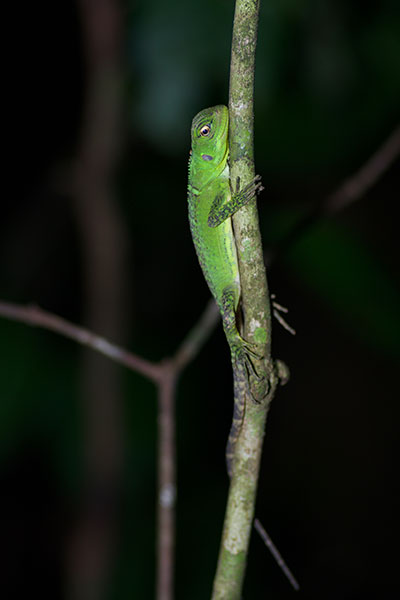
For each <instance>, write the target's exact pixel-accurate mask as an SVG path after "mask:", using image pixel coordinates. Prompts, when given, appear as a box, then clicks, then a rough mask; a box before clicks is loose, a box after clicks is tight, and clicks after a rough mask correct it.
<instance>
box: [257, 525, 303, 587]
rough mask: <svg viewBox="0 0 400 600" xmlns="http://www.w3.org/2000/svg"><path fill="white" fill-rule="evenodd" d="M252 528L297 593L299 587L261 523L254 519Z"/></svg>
mask: <svg viewBox="0 0 400 600" xmlns="http://www.w3.org/2000/svg"><path fill="white" fill-rule="evenodd" d="M254 527H255V529H257V531H258V533H259V534H260V536H261V539H262V540H263V542H264V544H265V545H266V546H267V548H268V550H269V551H270V552H271V554H272V556H273V557H274V558H275V560H276V562H277V563H278V565H279V566H280V568H281V570H282V571H283V573H284V574H285V576H286V577H287V579H288V580H289V581H290V585H291V586H292V587H293V588H294V589H295V590H296V591H298V590H299V589H300V586H299V584H298V582H297V580H296V578H295V576H294V575H293V573H292V572H291V570H290V569H289V567H288V566H287V564H286V563H285V561H284V560H283V558H282V555H281V553H280V552H279V550H278V548H277V547H276V546H275V544H274V542H273V541H272V540H271V538H270V536H269V535H268V533H267V532H266V531H265V529H264V527H263V526H262V525H261V523H260V521H259V520H258V519H254Z"/></svg>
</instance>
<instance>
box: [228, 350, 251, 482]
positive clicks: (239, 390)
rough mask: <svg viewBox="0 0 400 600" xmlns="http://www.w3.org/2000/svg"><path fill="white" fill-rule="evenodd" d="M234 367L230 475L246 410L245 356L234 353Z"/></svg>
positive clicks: (229, 450)
mask: <svg viewBox="0 0 400 600" xmlns="http://www.w3.org/2000/svg"><path fill="white" fill-rule="evenodd" d="M232 367H233V418H232V425H231V430H230V432H229V437H228V443H227V445H226V454H225V456H226V468H227V471H228V475H229V477H232V473H233V458H234V455H235V447H236V442H237V440H238V437H239V433H240V430H241V428H242V423H243V418H244V411H245V395H246V390H247V388H248V381H247V371H246V365H245V361H244V360H243V358H238V357H237V356H234V354H233V353H232Z"/></svg>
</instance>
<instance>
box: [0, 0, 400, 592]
mask: <svg viewBox="0 0 400 600" xmlns="http://www.w3.org/2000/svg"><path fill="white" fill-rule="evenodd" d="M233 4H234V3H233V1H228V0H203V1H202V2H196V1H195V0H191V1H189V2H188V1H187V0H186V1H183V0H171V2H169V3H165V2H163V1H162V0H153V2H151V3H150V2H133V1H132V2H131V1H128V2H127V3H124V9H126V11H125V12H124V17H125V26H126V28H125V34H126V38H125V45H124V49H125V54H124V64H125V66H126V88H125V90H126V96H125V98H124V102H125V107H126V121H125V128H124V131H125V139H124V148H123V156H122V159H121V165H120V168H119V171H118V174H117V181H116V185H117V189H118V195H119V205H118V209H119V210H120V213H121V216H122V218H123V219H124V221H125V224H126V227H127V228H128V230H129V235H130V239H131V240H132V250H131V254H130V257H129V258H130V261H131V263H130V265H129V271H128V273H127V277H129V278H130V280H131V281H132V282H133V294H132V297H133V302H132V314H131V315H129V318H128V319H127V323H129V322H131V323H132V325H130V326H129V335H130V340H131V343H130V347H131V348H132V349H133V350H134V351H135V352H137V353H139V354H141V355H143V356H144V357H146V358H149V359H154V360H156V359H160V358H162V357H163V356H165V355H166V354H169V353H171V352H173V351H174V349H175V348H176V346H177V344H178V343H179V341H180V340H181V339H182V337H183V335H184V334H185V333H186V332H187V331H188V329H189V328H190V327H191V326H192V325H193V324H194V322H195V320H196V319H197V318H198V316H199V314H200V312H201V310H202V309H203V307H204V304H205V302H206V300H207V299H208V295H209V294H208V290H207V288H206V286H205V284H204V281H203V280H202V276H201V273H200V269H199V267H198V265H197V261H196V258H195V255H194V251H193V247H192V244H191V239H190V234H189V229H188V224H187V216H186V201H185V195H186V164H187V155H188V149H189V131H190V122H191V118H192V117H193V115H194V114H195V113H196V112H197V111H198V110H200V109H202V108H204V107H205V106H210V105H213V104H217V103H221V102H227V97H228V69H229V52H230V36H231V25H232V16H233ZM15 31H18V34H19V35H18V36H17V37H16V39H15V41H14V47H13V49H12V53H13V58H14V59H15V62H14V65H15V73H14V75H15V82H14V81H13V82H12V84H10V85H9V87H8V88H7V89H9V90H12V97H13V99H14V101H15V107H16V111H17V114H16V117H15V125H16V128H18V134H17V135H15V138H16V139H15V140H14V141H15V142H16V146H17V151H16V152H15V153H11V154H12V158H13V160H14V163H15V165H14V166H15V167H16V170H17V173H18V176H17V177H15V178H14V179H13V188H12V189H13V193H12V194H11V195H7V196H6V198H5V200H4V204H3V207H2V219H1V221H0V297H2V298H5V299H9V300H14V301H19V302H32V301H33V302H37V303H38V304H40V305H42V306H43V307H45V308H47V309H49V310H51V311H53V312H56V313H59V314H62V315H63V316H65V317H66V318H69V319H71V320H73V321H76V322H81V320H82V313H83V305H84V299H82V297H81V284H80V281H79V275H80V270H81V265H80V260H81V257H80V246H79V239H78V234H77V232H76V231H75V223H74V220H73V218H72V216H71V213H72V208H71V202H70V198H69V195H68V193H66V192H65V191H61V192H60V190H59V189H58V188H57V181H58V172H59V171H58V170H59V167H60V163H62V164H63V163H64V161H65V160H69V159H70V158H71V156H73V155H74V153H75V150H76V142H77V139H78V137H79V131H80V126H81V124H82V122H81V121H82V105H83V101H84V99H85V91H86V88H85V84H86V80H85V76H86V71H85V67H84V56H83V50H82V35H83V34H82V31H81V29H80V19H79V13H78V8H77V6H76V5H75V4H74V3H71V2H61V3H57V4H55V3H54V2H50V0H47V1H46V2H44V3H42V4H40V5H32V6H30V5H28V4H27V6H26V7H25V8H24V14H23V18H22V17H21V15H18V16H17V18H16V26H15ZM399 116H400V3H399V2H398V0H382V1H381V2H379V3H376V2H372V1H371V0H364V1H361V0H350V1H349V0H348V1H344V0H307V1H306V0H268V1H266V0H262V1H261V14H260V26H259V42H258V49H257V67H256V103H255V127H256V129H255V143H256V168H257V172H259V173H261V174H262V176H263V181H264V185H265V187H266V191H265V192H264V194H263V195H262V197H261V198H260V200H259V207H260V223H261V228H262V233H263V237H264V242H265V245H266V246H267V247H268V246H269V245H272V246H273V245H274V244H275V243H277V242H279V240H280V239H281V238H282V237H283V236H284V235H285V234H286V232H287V230H288V229H289V228H290V227H291V224H292V223H295V222H296V221H297V219H298V218H299V217H300V216H301V215H302V214H303V213H304V211H307V210H308V209H309V208H310V207H311V206H314V205H315V203H316V202H318V201H319V200H321V198H323V197H324V196H325V195H326V194H327V193H329V192H331V191H332V190H333V189H334V188H335V187H336V186H337V185H338V183H340V182H341V180H342V179H343V178H344V177H347V176H348V175H349V174H351V173H352V172H353V171H354V170H355V169H357V168H358V167H359V166H360V165H361V164H363V162H364V161H365V160H366V159H367V158H368V157H369V156H370V154H371V153H372V152H373V151H374V150H375V149H376V148H377V147H378V145H379V144H380V143H382V141H383V140H384V139H385V138H386V137H387V135H388V134H389V133H390V131H391V130H392V129H393V128H394V127H395V126H396V125H397V123H398V120H399ZM61 171H62V169H61ZM55 182H56V183H55ZM399 189H400V172H399V165H398V164H397V165H395V166H394V167H392V168H391V169H390V171H389V172H388V173H387V174H386V175H385V176H384V177H383V179H382V181H380V182H378V184H377V186H376V187H374V188H373V189H372V190H371V191H370V192H369V193H368V194H367V196H366V197H365V198H363V199H361V200H360V202H358V203H356V204H355V205H354V206H352V207H351V209H349V210H347V211H345V212H343V213H342V214H340V215H337V216H336V217H335V220H334V221H330V222H328V221H324V222H322V223H320V224H318V225H316V226H314V227H313V228H312V229H310V230H308V231H307V232H305V235H304V237H302V239H300V240H299V241H298V242H296V244H295V245H294V246H293V247H291V248H290V249H289V250H288V252H287V253H286V254H285V256H284V259H283V260H282V262H280V263H279V265H278V266H277V267H275V268H274V270H273V271H272V273H271V278H270V284H271V289H272V291H273V292H275V293H276V294H277V296H278V301H280V302H281V303H282V304H288V305H289V307H290V311H291V312H290V318H288V320H289V322H290V323H291V324H292V325H293V326H294V327H295V328H296V329H297V331H298V336H297V337H296V338H295V339H294V340H292V339H291V338H289V336H287V334H286V333H285V332H282V331H281V330H280V329H279V327H275V326H274V350H275V352H276V354H277V356H279V357H281V358H283V359H285V360H286V361H287V362H288V363H289V365H290V369H291V373H292V378H291V381H290V384H289V385H288V386H287V387H286V388H284V389H283V390H282V391H280V394H279V399H277V400H276V402H274V403H273V406H272V408H271V418H270V420H269V425H268V427H269V430H268V436H267V438H266V443H267V448H266V461H265V464H264V465H263V472H262V475H261V489H260V502H259V507H258V511H259V512H258V514H259V516H260V518H262V520H263V521H264V522H265V525H266V527H267V529H268V530H269V532H270V533H271V534H272V537H273V538H274V540H275V541H276V542H277V543H278V546H279V547H280V549H281V551H282V553H283V554H284V555H285V558H287V560H288V562H289V564H290V566H291V567H292V568H293V570H294V571H295V573H296V575H298V577H299V579H300V580H301V582H302V583H303V582H304V587H305V589H306V593H307V597H309V598H314V597H315V598H321V597H324V598H326V599H327V600H329V599H330V598H332V599H334V600H337V598H341V599H343V600H346V599H347V598H349V599H350V598H351V599H352V600H353V599H355V598H361V597H362V598H369V597H371V598H378V597H393V590H394V589H396V587H397V579H396V572H397V571H396V569H397V566H396V565H395V564H394V558H393V556H394V554H393V555H392V554H391V552H390V550H391V549H392V548H394V547H395V543H396V544H397V537H395V534H394V533H393V521H394V517H395V515H396V514H397V512H398V506H397V502H395V500H394V498H395V495H394V493H393V488H394V486H395V484H396V482H397V477H398V476H397V467H396V462H395V459H394V457H395V456H396V453H397V450H398V447H397V445H398V441H397V440H398V432H397V426H396V425H395V424H396V423H398V421H399V418H400V415H399V403H398V383H397V377H396V370H395V369H393V364H394V360H395V359H396V357H398V354H399V347H400V343H399V338H400V335H399V316H398V305H399V292H398V287H397V282H396V281H395V276H396V274H397V273H398V266H399V265H398V231H397V221H396V220H395V217H394V213H395V209H396V207H397V204H398V200H399ZM80 352H81V350H80V349H79V348H77V347H76V346H75V345H74V344H72V343H71V342H67V341H65V340H63V339H61V338H57V337H56V336H54V335H52V334H49V333H45V332H42V331H38V330H36V329H29V328H27V327H25V326H23V325H17V324H15V323H11V322H7V321H5V320H3V319H2V320H0V356H1V360H0V397H1V403H0V466H1V467H2V471H1V472H2V476H3V481H4V482H5V483H4V487H5V488H6V489H7V496H6V499H7V498H8V499H9V500H7V502H6V504H5V505H4V506H5V508H3V510H2V515H3V518H4V519H5V520H7V519H8V516H9V515H10V514H12V515H13V519H14V520H15V522H19V521H18V520H19V519H20V517H21V515H20V513H18V512H17V510H19V511H21V510H23V509H21V508H20V506H21V505H20V504H18V503H16V502H15V498H17V497H18V498H19V497H21V496H23V498H24V500H25V501H26V502H29V494H27V493H26V489H25V487H24V482H23V480H22V479H23V477H22V476H21V473H22V474H24V473H26V472H27V471H29V469H30V468H31V467H30V465H31V462H30V455H31V454H32V453H33V454H34V453H35V451H38V456H39V458H38V460H39V463H40V464H39V467H37V463H36V462H35V469H36V468H38V472H39V473H44V475H42V476H41V477H39V475H38V477H37V481H38V490H36V492H37V494H40V493H42V502H43V503H44V505H45V506H46V507H47V503H48V502H49V499H52V500H53V501H54V502H55V503H57V511H56V514H55V516H54V519H56V521H57V524H58V527H59V528H60V531H61V533H60V545H61V544H62V543H64V541H65V539H66V537H67V535H68V531H67V529H68V526H69V524H70V522H71V521H72V516H71V514H72V513H73V508H71V505H73V503H74V498H75V497H76V495H77V494H78V493H79V485H80V477H81V472H80V471H81V463H80V461H81V452H82V444H83V440H82V430H83V428H82V423H81V419H82V415H81V406H80V398H79V392H78V386H79V378H80V372H79V365H80V363H79V356H80ZM122 373H123V370H122V369H121V374H122ZM123 382H124V389H125V394H126V402H125V406H124V416H125V428H126V442H125V446H126V448H125V455H126V467H125V482H126V483H125V489H124V498H123V507H122V511H121V539H120V549H119V561H118V564H117V565H116V568H115V577H114V585H113V591H112V594H111V596H112V598H113V599H114V598H115V600H117V598H127V597H135V598H146V599H147V598H150V597H152V589H153V588H152V586H153V578H154V551H153V540H154V532H155V522H154V506H155V493H156V492H155V472H156V465H155V456H156V418H157V417H156V394H155V391H154V389H153V387H152V386H151V385H150V384H149V383H147V382H145V381H143V379H142V378H141V377H140V376H138V375H136V374H131V373H127V374H124V375H123ZM230 386H231V372H230V364H229V357H228V353H227V348H226V343H225V340H224V338H223V334H222V332H221V331H220V330H218V331H217V332H216V333H215V334H214V335H213V338H212V340H211V341H210V342H209V343H208V344H207V346H206V347H205V348H204V350H203V351H202V352H201V354H200V356H198V357H197V358H196V360H195V361H194V363H193V364H192V365H190V367H189V368H188V370H187V372H185V374H184V377H183V380H182V382H181V385H180V388H179V397H178V407H177V427H178V473H179V495H178V523H177V527H178V540H177V577H178V582H177V589H178V592H177V598H187V597H188V595H187V590H188V589H190V598H191V599H192V600H197V599H199V600H200V598H201V599H203V598H205V597H207V595H208V593H209V590H210V586H211V582H212V577H213V574H214V568H215V561H216V556H217V551H218V539H219V534H220V530H221V526H222V516H223V511H224V499H225V493H226V486H227V478H226V475H225V471H224V468H225V467H224V457H223V453H224V446H225V441H226V437H227V433H228V430H229V425H230V418H231V398H230V396H231V392H230ZM211 389H212V393H211ZM218 396H220V398H219V397H218ZM217 398H218V400H217ZM377 398H378V399H379V400H380V402H381V405H380V406H381V407H383V409H382V410H381V411H377ZM139 399H140V412H139V411H138V409H137V406H138V404H139ZM208 415H209V416H208ZM35 456H36V454H35ZM21 465H22V467H21ZM27 465H28V466H27ZM3 467H4V468H3ZM10 473H11V475H10ZM46 474H48V485H47V487H46V486H42V480H43V479H44V480H46ZM32 480H33V483H32V485H34V481H35V478H34V476H33V475H32ZM30 481H31V480H30V479H29V482H30ZM42 488H43V489H42ZM40 490H42V491H40ZM3 499H4V497H3ZM13 506H15V507H17V508H15V511H16V512H15V514H14V513H12V510H13ZM35 506H36V505H35ZM35 510H36V509H35ZM45 512H46V511H45ZM47 513H48V511H47ZM51 514H52V513H51ZM35 515H36V517H35ZM66 515H67V517H66ZM30 518H31V517H30ZM35 518H37V519H38V523H37V530H38V531H39V530H40V531H41V535H42V536H44V537H43V539H45V540H46V539H47V538H46V536H45V532H46V531H47V529H46V528H48V529H51V528H52V527H53V523H48V522H47V521H46V519H45V517H44V516H42V515H41V513H40V512H37V513H35V512H34V511H33V516H32V519H35ZM10 522H11V523H14V521H13V520H12V519H11V521H10ZM9 528H10V529H9V530H11V529H12V528H11V526H9ZM35 531H36V530H35ZM39 537H40V536H39V534H38V533H35V537H32V539H30V538H29V539H28V540H27V541H26V545H27V546H28V547H29V549H30V552H31V555H32V554H34V553H37V555H38V556H39V557H40V556H42V554H41V551H42V550H43V548H42V545H41V544H40V543H39V542H38V539H39ZM29 544H30V545H29ZM21 546H23V544H22V543H21V544H19V543H18V540H15V548H16V554H15V556H16V557H17V558H16V560H15V564H17V567H15V568H16V569H17V571H18V568H19V570H20V571H21V570H24V569H27V568H28V563H29V552H25V551H24V552H25V553H22V554H21V552H22V550H21ZM382 548H385V552H382ZM7 550H8V548H7V544H6V543H5V551H6V555H7V556H8V554H7ZM43 552H44V550H43ZM62 552H63V549H62V548H61V549H58V553H59V554H60V555H61V554H62ZM8 560H11V558H8ZM392 563H393V565H392ZM391 567H393V568H391ZM10 572H11V571H10ZM41 576H42V575H40V574H36V575H35V577H36V578H39V577H41ZM60 576H61V575H60ZM44 578H45V575H43V579H44ZM29 582H30V584H31V587H32V586H33V587H35V586H36V585H37V586H39V582H38V579H34V580H31V579H30V580H29ZM327 582H328V584H327ZM48 585H50V584H48ZM267 586H268V589H269V590H270V591H271V597H276V598H278V597H279V598H280V599H282V598H285V597H286V595H287V596H288V597H289V594H291V590H288V588H287V584H286V582H285V581H283V578H282V577H281V575H280V573H279V572H278V569H277V568H276V566H275V565H274V564H273V562H272V559H270V558H269V557H268V555H267V554H266V553H265V550H264V548H262V546H261V544H258V541H257V542H256V541H255V540H254V542H252V547H251V554H250V562H249V576H248V578H247V580H246V590H245V597H246V598H247V597H248V598H258V597H261V596H262V595H263V594H264V591H263V592H260V590H264V589H265V588H266V587H267ZM40 589H41V595H42V597H43V598H45V597H47V596H48V597H51V598H55V597H56V595H55V593H54V589H53V588H52V589H50V588H49V591H48V594H47V595H46V589H47V588H43V587H40ZM290 597H291V596H290Z"/></svg>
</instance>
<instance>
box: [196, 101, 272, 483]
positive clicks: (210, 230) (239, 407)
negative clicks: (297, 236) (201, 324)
mask: <svg viewBox="0 0 400 600" xmlns="http://www.w3.org/2000/svg"><path fill="white" fill-rule="evenodd" d="M228 129H229V116H228V109H227V107H226V106H223V105H218V106H213V107H211V108H207V109H204V110H202V111H200V112H199V113H198V114H197V115H196V116H195V117H194V119H193V121H192V129H191V137H192V151H191V156H190V160H189V183H188V204H189V223H190V229H191V232H192V237H193V242H194V245H195V248H196V252H197V256H198V259H199V263H200V266H201V268H202V270H203V274H204V277H205V279H206V281H207V283H208V286H209V288H210V290H211V293H212V294H213V296H214V298H215V300H216V302H217V304H218V307H219V310H220V312H221V316H222V323H223V327H224V332H225V335H226V339H227V341H228V344H229V347H230V351H231V361H232V367H233V378H234V410H233V420H232V426H231V431H230V434H229V439H228V445H227V451H226V458H227V466H228V473H229V475H231V474H232V459H233V454H234V447H235V443H236V440H237V438H238V435H239V432H240V428H241V425H242V421H243V416H244V408H245V407H244V397H245V394H244V391H245V389H249V381H248V376H249V372H252V373H253V374H255V371H254V367H253V365H252V363H251V356H257V354H256V353H255V351H254V349H253V348H252V346H251V344H249V343H248V342H246V341H245V340H244V339H243V338H242V337H241V335H240V333H239V331H238V328H237V322H236V313H237V309H238V305H239V300H240V277H239V267H238V261H237V255H236V245H235V239H234V235H233V230H232V222H231V216H232V215H233V214H234V213H235V212H236V211H237V210H239V209H240V208H241V207H242V206H244V205H245V204H247V203H248V202H249V201H250V200H252V199H253V198H254V196H255V194H256V193H257V192H258V191H260V190H261V189H262V187H261V182H260V178H259V177H256V178H255V179H254V181H253V182H252V183H251V184H250V185H248V186H246V187H245V188H243V189H242V190H241V191H239V190H238V189H236V191H235V192H234V193H232V192H231V186H230V179H229V162H228V159H229V145H228Z"/></svg>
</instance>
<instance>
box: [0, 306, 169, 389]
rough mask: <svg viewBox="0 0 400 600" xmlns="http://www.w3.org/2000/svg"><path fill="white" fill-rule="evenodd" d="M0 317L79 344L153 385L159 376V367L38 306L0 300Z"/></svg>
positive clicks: (160, 372) (160, 370)
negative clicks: (46, 331)
mask: <svg viewBox="0 0 400 600" xmlns="http://www.w3.org/2000/svg"><path fill="white" fill-rule="evenodd" d="M0 315H2V316H3V317H6V318H7V319H11V320H13V321H19V322H21V323H25V324H26V325H32V326H36V327H41V328H43V329H48V330H49V331H54V332H56V333H60V334H61V335H63V336H65V337H67V338H70V339H71V340H74V341H75V342H78V343H79V344H82V345H84V346H88V347H89V348H92V350H96V352H100V354H104V356H107V357H108V358H111V360H113V361H115V362H117V363H119V364H120V365H124V366H125V367H128V368H129V369H131V370H132V371H135V372H138V373H141V374H142V375H144V376H145V377H148V378H149V379H151V380H152V381H154V382H158V381H159V379H160V376H161V375H162V369H161V368H160V366H159V365H157V364H155V363H151V362H150V361H148V360H145V359H143V358H140V356H137V355H136V354H132V353H131V352H128V351H127V350H125V349H124V348H121V347H120V346H117V345H116V344H112V343H111V342H109V341H108V340H106V339H105V338H104V337H102V336H100V335H96V334H95V333H93V332H91V331H89V330H88V329H85V328H84V327H79V326H78V325H74V323H70V322H69V321H67V320H66V319H63V318H61V317H58V316H57V315H54V314H52V313H50V312H47V311H45V310H43V309H41V308H39V307H38V306H34V305H31V306H20V305H18V304H14V303H12V302H2V301H0Z"/></svg>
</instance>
